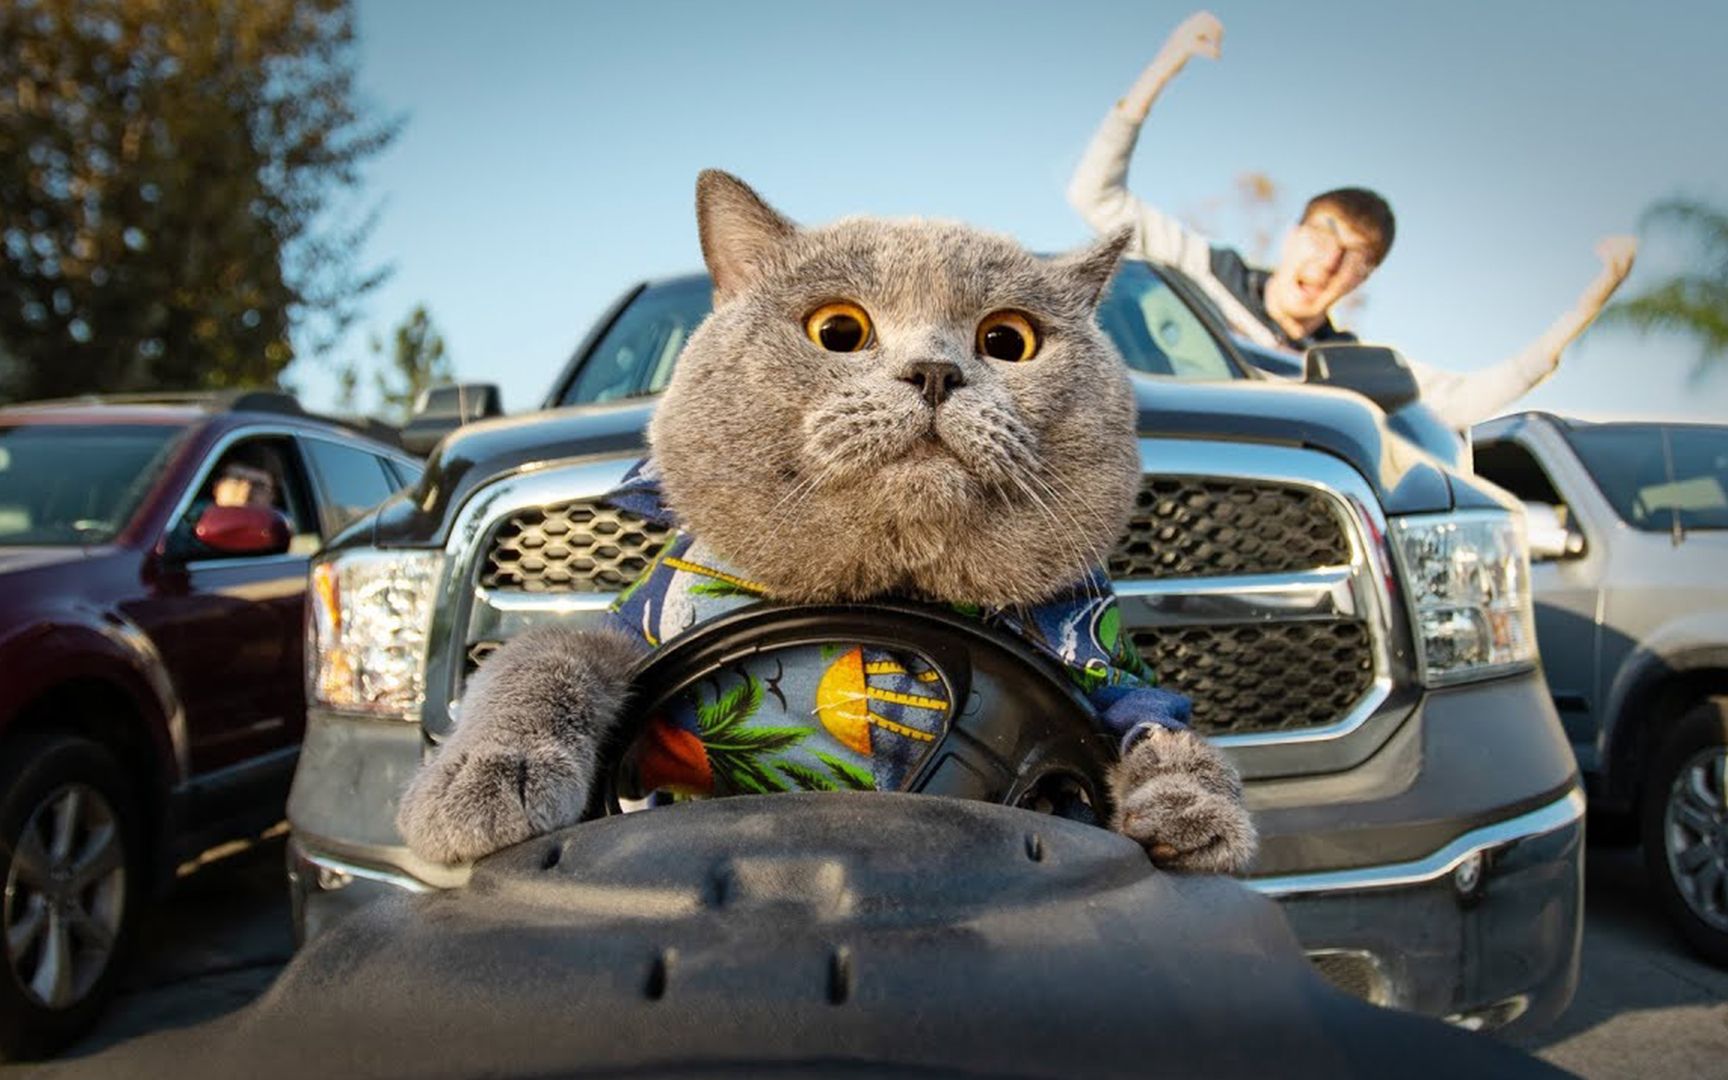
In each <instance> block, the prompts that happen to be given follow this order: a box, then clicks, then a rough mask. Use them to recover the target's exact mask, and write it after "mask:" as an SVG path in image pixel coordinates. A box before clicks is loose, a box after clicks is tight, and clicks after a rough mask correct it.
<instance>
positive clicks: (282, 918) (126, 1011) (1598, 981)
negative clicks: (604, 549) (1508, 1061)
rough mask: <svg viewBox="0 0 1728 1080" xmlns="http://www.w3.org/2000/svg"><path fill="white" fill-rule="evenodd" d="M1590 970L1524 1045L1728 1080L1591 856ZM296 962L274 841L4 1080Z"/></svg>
mask: <svg viewBox="0 0 1728 1080" xmlns="http://www.w3.org/2000/svg"><path fill="white" fill-rule="evenodd" d="M1586 878H1587V883H1586V898H1585V905H1586V912H1587V914H1586V919H1585V930H1584V971H1583V979H1582V981H1581V983H1580V985H1579V988H1578V994H1577V997H1576V998H1575V999H1574V1000H1573V1003H1572V1007H1571V1008H1570V1009H1568V1010H1567V1012H1566V1013H1565V1015H1564V1016H1562V1017H1561V1018H1560V1020H1559V1021H1558V1022H1557V1023H1556V1024H1555V1025H1553V1026H1552V1027H1551V1028H1549V1029H1548V1030H1547V1031H1545V1032H1543V1033H1542V1034H1541V1035H1540V1036H1538V1037H1534V1038H1530V1039H1526V1040H1523V1042H1522V1043H1521V1045H1523V1046H1524V1047H1525V1048H1527V1049H1529V1050H1530V1051H1531V1052H1533V1053H1536V1054H1540V1055H1541V1056H1542V1057H1544V1058H1546V1059H1547V1060H1548V1061H1550V1062H1553V1063H1554V1064H1557V1065H1560V1066H1562V1067H1563V1068H1566V1069H1570V1070H1572V1071H1573V1072H1576V1073H1578V1074H1579V1075H1581V1076H1584V1077H1588V1078H1591V1080H1611V1078H1620V1077H1688V1078H1693V1077H1696V1078H1708V1077H1725V1078H1728V971H1722V970H1718V969H1716V968H1713V967H1711V966H1709V965H1708V964H1705V963H1704V962H1702V961H1700V960H1698V959H1696V958H1695V957H1694V956H1693V955H1692V954H1691V953H1690V952H1688V951H1687V949H1686V947H1685V946H1684V945H1683V944H1682V943H1681V942H1680V941H1679V940H1678V939H1677V938H1676V937H1675V936H1674V935H1673V934H1672V933H1671V932H1670V931H1669V930H1668V928H1667V926H1666V925H1665V924H1664V923H1663V922H1662V921H1661V919H1660V918H1659V917H1658V916H1657V914H1656V912H1655V908H1654V904H1653V897H1652V896H1651V894H1650V891H1649V889H1648V887H1647V885H1646V883H1645V881H1644V873H1643V867H1642V865H1641V863H1640V862H1639V859H1638V855H1637V853H1636V852H1635V851H1630V850H1625V849H1601V848H1592V849H1591V850H1590V852H1589V857H1588V861H1587V870H1586ZM291 952H292V939H291V937H290V933H289V928H288V902H287V892H286V888H285V886H284V883H283V849H282V841H281V839H280V838H277V839H274V840H269V841H265V842H263V843H260V844H257V845H255V846H253V847H252V848H250V849H247V850H245V851H241V852H238V853H236V854H233V855H230V856H229V857H227V858H224V859H221V860H219V861H216V862H214V863H212V864H210V865H208V866H206V867H204V868H203V869H201V870H199V871H198V872H196V873H194V874H191V875H189V876H187V877H185V878H183V879H182V880H181V881H180V882H179V883H178V885H177V887H176V888H175V890H174V892H173V894H172V895H171V896H170V897H169V899H168V900H167V902H165V903H164V904H163V905H162V906H161V907H160V908H158V909H157V910H156V911H155V912H153V914H152V917H151V919H150V921H149V923H148V925H147V926H146V928H145V932H144V934H143V936H142V942H141V948H140V952H139V955H138V956H137V958H136V962H135V964H134V966H133V969H132V971H131V973H130V975H129V976H128V979H127V981H126V984H125V988H124V990H123V991H122V993H121V994H120V995H119V997H118V998H117V999H116V1001H115V1002H114V1004H113V1006H112V1007H111V1008H110V1009H109V1010H108V1013H107V1014H106V1016H105V1017H104V1018H103V1021H102V1023H101V1025H100V1027H99V1028H98V1029H97V1030H96V1032H95V1033H94V1034H92V1035H91V1036H90V1037H89V1038H87V1039H85V1040H84V1041H83V1042H82V1043H80V1044H78V1045H77V1046H75V1047H73V1048H72V1049H71V1050H69V1051H68V1052H67V1053H65V1054H64V1055H62V1056H61V1058H60V1059H59V1060H58V1061H56V1062H53V1063H50V1064H47V1065H41V1066H25V1065H11V1066H0V1080H23V1078H25V1077H41V1078H44V1080H76V1078H86V1077H89V1078H98V1077H102V1076H104V1075H107V1074H108V1073H110V1072H114V1071H118V1066H119V1065H120V1064H122V1063H123V1062H124V1061H125V1055H126V1053H127V1044H128V1042H129V1041H130V1040H132V1039H135V1038H137V1037H138V1036H140V1035H144V1034H146V1033H148V1032H151V1031H157V1030H161V1029H164V1028H172V1027H182V1026H185V1025H188V1024H195V1023H200V1022H202V1021H204V1020H208V1019H212V1018H214V1017H217V1016H221V1015H223V1014H225V1013H228V1012H231V1011H233V1010H234V1009H237V1008H240V1007H241V1006H243V1005H245V1004H246V1003H247V1002H249V1001H251V1000H252V999H253V998H255V997H256V996H257V995H258V994H260V993H262V992H263V991H264V990H265V989H266V988H267V987H268V986H269V985H270V983H271V981H272V980H273V979H274V978H275V976H276V972H277V971H278V970H279V969H280V968H281V966H282V964H283V963H284V962H286V961H287V959H288V957H289V956H290V954H291Z"/></svg>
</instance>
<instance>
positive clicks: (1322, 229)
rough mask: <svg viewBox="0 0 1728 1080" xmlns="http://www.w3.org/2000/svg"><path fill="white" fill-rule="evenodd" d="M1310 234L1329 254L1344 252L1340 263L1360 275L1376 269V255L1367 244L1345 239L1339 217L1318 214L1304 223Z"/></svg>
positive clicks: (1365, 274) (1362, 275) (1303, 225)
mask: <svg viewBox="0 0 1728 1080" xmlns="http://www.w3.org/2000/svg"><path fill="white" fill-rule="evenodd" d="M1302 228H1303V229H1305V230H1306V231H1307V233H1308V235H1309V236H1310V237H1311V238H1312V239H1313V240H1314V242H1315V243H1316V244H1317V245H1319V247H1320V248H1321V250H1323V251H1325V252H1326V253H1327V254H1328V255H1337V254H1338V253H1340V252H1342V253H1343V257H1342V259H1341V260H1340V265H1341V266H1342V267H1343V268H1344V269H1346V270H1349V271H1350V272H1351V273H1353V274H1355V275H1356V276H1358V277H1366V276H1367V275H1368V273H1369V272H1370V271H1372V270H1373V269H1374V256H1373V255H1371V254H1370V253H1369V251H1370V249H1369V248H1368V246H1367V245H1366V244H1351V243H1348V242H1346V241H1345V239H1344V234H1343V231H1342V230H1341V229H1340V228H1339V225H1338V219H1337V218H1335V217H1333V216H1332V215H1331V214H1316V215H1314V217H1312V218H1310V219H1309V220H1307V221H1304V222H1303V223H1302Z"/></svg>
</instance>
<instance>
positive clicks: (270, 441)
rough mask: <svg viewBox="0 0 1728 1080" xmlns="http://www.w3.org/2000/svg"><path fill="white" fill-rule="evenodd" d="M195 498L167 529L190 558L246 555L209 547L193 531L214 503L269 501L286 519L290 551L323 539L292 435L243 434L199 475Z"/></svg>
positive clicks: (175, 549) (306, 550)
mask: <svg viewBox="0 0 1728 1080" xmlns="http://www.w3.org/2000/svg"><path fill="white" fill-rule="evenodd" d="M193 490H194V494H193V496H192V500H191V502H190V503H188V504H187V507H186V510H185V511H184V513H182V514H181V516H180V520H178V521H176V522H175V523H174V524H173V526H171V527H170V529H169V535H168V551H169V553H170V554H171V555H174V556H176V557H178V558H181V559H185V560H187V561H200V562H201V561H205V560H211V559H229V558H244V557H245V556H235V555H225V554H223V553H222V552H219V551H215V550H213V549H211V548H209V547H206V546H205V545H204V544H203V543H202V542H201V541H199V540H198V539H197V537H196V536H195V535H194V530H195V529H196V528H197V525H198V519H199V517H201V516H202V515H203V513H204V511H206V510H208V509H210V508H211V507H212V506H245V505H257V506H268V507H269V508H271V509H272V510H275V511H276V512H277V513H279V514H281V515H282V516H283V518H284V519H285V520H286V521H287V522H288V530H289V534H290V539H289V542H288V552H287V553H288V554H290V555H309V554H311V553H312V552H313V551H315V550H317V548H318V545H319V544H320V543H321V538H320V536H319V532H318V517H317V515H316V514H315V513H313V510H312V498H311V493H310V490H309V489H308V487H307V484H306V478H305V474H304V473H303V472H302V469H301V463H300V458H299V455H298V454H297V453H296V452H295V449H294V440H293V439H291V438H289V437H287V436H286V435H258V436H254V437H251V438H246V439H241V440H239V441H237V442H235V443H233V444H231V445H230V446H228V447H227V448H226V449H224V450H223V451H222V452H221V453H220V455H218V456H217V457H216V458H214V459H213V460H212V461H211V462H210V463H209V465H208V466H207V467H206V468H205V470H204V472H203V473H202V474H201V475H200V477H199V479H198V485H197V487H196V488H194V489H193Z"/></svg>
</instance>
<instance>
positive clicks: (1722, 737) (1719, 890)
mask: <svg viewBox="0 0 1728 1080" xmlns="http://www.w3.org/2000/svg"><path fill="white" fill-rule="evenodd" d="M1642 823H1643V830H1644V862H1645V865H1646V866H1647V867H1649V870H1650V878H1651V880H1652V881H1653V882H1654V883H1655V885H1656V891H1657V894H1658V895H1659V896H1660V897H1661V899H1662V905H1663V907H1664V908H1665V909H1666V910H1667V913H1668V917H1669V919H1670V920H1672V921H1673V922H1674V924H1675V925H1676V926H1677V927H1679V929H1680V932H1681V934H1682V935H1684V936H1685V938H1686V940H1687V941H1688V942H1689V943H1690V944H1691V945H1692V947H1693V948H1694V949H1696V950H1697V951H1698V952H1699V953H1701V954H1702V955H1703V956H1704V957H1705V958H1706V959H1708V960H1709V961H1710V962H1711V963H1713V964H1718V965H1721V966H1725V967H1728V698H1711V699H1710V700H1708V701H1706V702H1704V703H1703V704H1701V705H1699V706H1697V707H1696V708H1694V709H1692V710H1691V711H1689V712H1687V713H1686V714H1685V715H1684V716H1682V717H1681V718H1680V722H1679V723H1677V724H1676V725H1674V729H1673V730H1672V731H1671V732H1670V733H1669V735H1668V737H1667V738H1666V739H1665V740H1664V741H1663V743H1662V747H1661V749H1660V750H1659V751H1658V752H1657V754H1656V756H1655V758H1654V759H1653V760H1652V761H1651V767H1650V772H1649V774H1648V775H1647V776H1646V778H1645V787H1644V812H1643V814H1642Z"/></svg>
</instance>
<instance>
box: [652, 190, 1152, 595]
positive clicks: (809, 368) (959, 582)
mask: <svg viewBox="0 0 1728 1080" xmlns="http://www.w3.org/2000/svg"><path fill="white" fill-rule="evenodd" d="M697 200H698V212H697V216H698V219H699V220H700V221H701V222H702V223H703V225H702V234H703V244H704V254H705V255H706V256H707V258H708V262H709V268H710V270H711V272H713V273H714V275H715V276H716V279H717V280H719V279H721V277H722V275H724V276H725V280H726V287H725V288H722V289H719V290H717V292H716V300H717V306H716V308H715V310H714V313H713V315H712V316H710V317H709V319H708V320H707V321H706V322H704V323H703V324H702V326H701V327H700V328H699V329H698V330H697V331H696V333H695V334H693V335H692V336H691V338H690V341H689V342H688V343H687V344H686V345H685V347H684V352H683V355H682V356H681V357H680V358H679V362H678V367H677V370H676V372H675V373H674V375H673V377H672V382H671V385H670V386H669V387H668V388H667V392H666V397H665V400H664V401H663V402H662V403H661V406H660V408H659V409H658V410H657V412H656V413H655V416H654V420H653V423H652V425H651V427H650V429H649V439H650V443H651V445H652V452H653V456H654V458H655V460H656V461H657V463H658V464H659V467H660V472H661V476H662V477H663V485H662V486H663V489H664V491H665V494H666V497H667V501H668V503H669V504H670V505H671V506H672V507H673V509H675V510H676V511H677V512H678V514H679V516H680V517H681V518H682V519H683V520H684V521H685V522H686V523H687V525H688V526H689V527H690V529H691V531H693V532H694V533H695V534H696V535H698V536H700V537H702V539H703V541H704V542H705V543H707V544H708V545H709V546H710V547H711V548H712V549H713V550H715V551H716V552H717V553H718V554H719V555H720V556H721V557H722V558H724V559H725V560H727V561H728V562H730V563H732V564H733V565H736V566H738V567H740V568H742V569H743V570H744V571H745V572H747V573H748V574H749V575H750V576H751V578H752V580H755V581H758V582H761V583H762V584H764V585H765V586H767V588H768V589H769V591H770V593H771V594H772V595H774V596H775V597H777V598H779V599H784V600H793V601H807V602H808V601H842V600H867V599H870V598H872V597H878V596H883V595H898V596H911V597H919V598H923V599H929V600H936V601H946V602H955V603H973V604H987V605H998V606H1008V605H1014V604H1033V603H1037V602H1039V601H1041V600H1045V599H1048V598H1049V597H1050V596H1052V595H1054V594H1055V593H1056V592H1058V591H1059V590H1061V589H1062V588H1064V587H1066V586H1069V585H1071V584H1072V583H1073V582H1074V581H1075V579H1076V578H1078V577H1079V576H1080V575H1081V574H1082V573H1083V572H1084V570H1085V569H1086V568H1087V567H1088V566H1091V565H1094V564H1096V563H1098V562H1099V561H1101V560H1102V559H1103V558H1104V557H1105V555H1106V554H1107V553H1108V552H1109V550H1110V547H1111V545H1112V544H1113V543H1114V542H1115V540H1116V537H1117V536H1118V535H1120V533H1121V531H1122V528H1123V526H1124V525H1125V524H1126V521H1127V516H1128V512H1129V508H1130V506H1131V503H1132V499H1133V495H1134V491H1135V489H1136V488H1137V487H1138V485H1139V482H1140V465H1139V454H1138V450H1137V447H1136V444H1135V440H1134V416H1135V410H1134V401H1133V394H1132V391H1131V390H1130V387H1129V383H1128V376H1127V371H1126V369H1125V368H1124V367H1123V364H1122V361H1121V359H1120V357H1118V355H1117V354H1116V352H1115V350H1114V349H1112V348H1111V346H1110V344H1109V342H1108V340H1107V339H1106V338H1105V337H1104V335H1103V333H1102V332H1101V331H1100V330H1099V329H1098V327H1097V324H1096V323H1095V322H1094V308H1095V305H1096V302H1097V299H1098V296H1099V294H1100V292H1101V290H1102V289H1103V288H1104V286H1105V285H1106V284H1107V283H1108V281H1109V279H1110V275H1111V273H1112V272H1113V271H1114V269H1115V264H1116V259H1117V257H1118V255H1119V254H1120V252H1121V247H1122V244H1123V243H1124V241H1125V239H1126V236H1125V235H1124V236H1117V237H1113V238H1111V239H1110V240H1107V241H1105V242H1103V243H1101V244H1097V245H1094V246H1092V247H1089V248H1086V249H1083V250H1082V251H1080V252H1078V253H1076V254H1074V255H1070V256H1067V257H1063V258H1058V259H1041V258H1038V257H1036V256H1033V255H1031V254H1028V253H1027V252H1026V251H1025V250H1024V249H1022V248H1021V247H1020V246H1019V245H1018V244H1016V243H1015V242H1014V241H1012V240H1010V239H1008V238H1006V237H1002V236H997V235H994V234H990V233H985V232H980V231H978V230H976V229H971V228H968V227H966V226H964V225H959V224H954V223H949V222H938V221H923V220H906V221H884V220H876V219H865V218H853V219H848V220H844V221H841V222H838V223H836V224H834V225H830V226H826V227H823V228H817V229H792V230H791V231H787V228H788V227H789V224H788V223H786V222H785V219H783V218H780V217H779V216H778V215H777V214H774V212H773V211H772V210H769V209H768V208H767V207H766V206H765V204H762V203H761V201H760V200H759V199H757V198H756V197H755V196H754V195H753V194H750V193H749V189H748V188H746V187H744V185H743V184H742V183H741V182H740V181H737V180H734V179H732V178H730V177H724V174H714V173H704V174H703V177H702V180H701V182H700V183H699V184H698V188H697ZM835 300H848V301H852V302H855V303H857V304H859V305H861V306H862V307H863V308H864V310H865V311H866V312H867V313H868V314H869V315H870V317H871V320H872V322H873V324H874V327H875V332H876V343H875V346H874V347H873V348H868V349H865V350H864V351H862V352H858V353H847V354H838V353H830V352H827V351H825V350H823V349H822V348H820V347H819V346H817V345H815V344H813V343H812V342H811V341H810V340H809V338H808V337H807V336H806V334H805V329H804V321H805V318H806V317H807V316H808V315H809V314H810V313H811V312H812V311H814V310H816V309H817V308H818V307H820V306H822V305H823V304H825V303H828V302H831V301H835ZM1003 309H1013V310H1016V311H1022V312H1025V313H1026V314H1028V315H1030V316H1031V317H1032V320H1033V322H1034V325H1035V326H1037V327H1038V328H1039V330H1040V337H1041V344H1040V347H1039V352H1038V354H1037V355H1036V356H1034V357H1033V358H1032V359H1031V360H1029V361H1026V362H1023V363H1006V362H1003V361H999V360H992V359H989V358H987V357H983V356H980V355H979V354H978V352H977V349H976V346H975V335H976V331H977V327H978V324H979V320H981V319H982V318H983V317H984V316H985V315H987V314H990V313H992V312H996V311H1000V310H1003ZM929 360H946V361H949V362H952V363H953V364H955V365H957V366H958V367H959V369H960V371H961V372H962V374H963V376H964V378H965V383H966V384H965V385H964V386H962V387H960V388H958V389H956V390H955V391H954V392H953V393H952V395H951V396H950V397H949V398H948V400H947V401H946V402H945V403H944V404H943V405H942V406H941V408H939V409H932V408H931V407H930V406H929V405H928V404H927V403H926V402H925V401H924V400H923V399H922V397H921V396H920V395H919V393H918V391H917V390H916V389H915V388H914V387H913V386H912V385H911V384H909V383H907V382H905V381H903V380H902V378H901V375H902V373H903V372H904V371H905V370H906V368H907V366H908V365H910V364H913V363H916V362H919V361H929Z"/></svg>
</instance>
